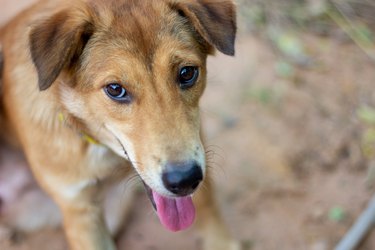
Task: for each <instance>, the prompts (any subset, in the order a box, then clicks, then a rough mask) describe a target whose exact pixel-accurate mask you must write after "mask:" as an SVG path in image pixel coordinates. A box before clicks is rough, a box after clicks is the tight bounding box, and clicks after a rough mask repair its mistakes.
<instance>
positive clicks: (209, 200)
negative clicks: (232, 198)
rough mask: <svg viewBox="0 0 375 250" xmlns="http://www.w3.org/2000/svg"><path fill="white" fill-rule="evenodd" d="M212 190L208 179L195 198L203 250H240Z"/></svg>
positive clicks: (197, 222)
mask: <svg viewBox="0 0 375 250" xmlns="http://www.w3.org/2000/svg"><path fill="white" fill-rule="evenodd" d="M212 189H213V187H212V183H211V181H210V180H209V177H208V178H206V181H205V183H203V185H202V187H201V188H200V190H199V191H198V193H197V194H196V195H195V196H194V199H195V204H196V209H197V213H198V214H197V215H198V216H197V219H196V224H197V227H198V230H199V231H200V233H201V235H202V238H203V240H204V241H203V244H204V245H203V249H204V250H240V249H241V245H240V243H239V242H237V241H235V240H234V239H233V238H232V236H231V235H230V233H229V231H228V228H227V227H226V225H225V224H224V221H223V220H222V218H221V216H220V212H219V209H218V207H217V205H216V200H215V198H214V196H213V190H212Z"/></svg>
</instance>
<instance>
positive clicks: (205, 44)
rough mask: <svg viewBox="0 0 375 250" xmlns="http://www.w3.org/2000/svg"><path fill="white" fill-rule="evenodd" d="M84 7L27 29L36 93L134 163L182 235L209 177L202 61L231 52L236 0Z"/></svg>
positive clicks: (113, 1)
mask: <svg viewBox="0 0 375 250" xmlns="http://www.w3.org/2000/svg"><path fill="white" fill-rule="evenodd" d="M78 5H79V6H78V7H77V6H74V7H72V8H67V9H66V10H63V11H60V12H58V13H55V14H54V15H53V16H52V17H51V18H49V19H47V20H45V21H43V22H41V23H39V24H37V25H36V26H35V27H34V28H33V29H32V30H31V33H30V48H31V56H32V59H33V62H34V64H35V66H36V69H37V72H38V76H39V88H40V89H41V90H47V89H48V90H47V91H54V92H55V93H57V95H58V96H59V98H60V99H61V103H62V106H63V108H64V109H65V110H66V111H67V112H68V113H69V114H70V115H71V116H73V117H75V118H76V119H79V121H80V122H81V123H82V124H84V126H85V129H86V130H87V132H88V133H89V134H91V135H93V136H94V137H95V138H96V139H97V140H99V141H100V142H101V143H102V144H104V145H107V146H108V147H110V148H111V149H112V150H114V151H115V152H116V153H117V154H119V155H121V156H123V157H124V158H127V159H129V160H130V161H131V162H132V164H133V166H134V167H135V169H136V171H137V172H138V174H139V175H140V177H141V178H142V179H143V181H144V182H145V184H146V186H147V187H149V188H148V190H149V192H150V194H151V198H152V201H153V202H154V205H156V209H157V210H158V214H159V217H160V219H161V221H162V222H163V224H164V225H166V226H167V227H168V228H170V229H172V230H180V229H183V228H185V227H187V226H188V225H190V224H191V223H192V220H193V219H194V208H193V205H192V203H191V198H190V197H189V195H191V194H192V193H193V192H194V190H195V189H196V188H197V187H198V185H199V183H200V182H201V181H202V180H203V178H204V176H205V151H204V148H203V146H202V142H201V138H200V118H199V99H200V97H201V95H202V93H203V91H204V89H205V86H206V58H207V55H208V54H211V53H213V52H214V49H215V48H216V49H218V50H219V51H221V52H223V53H225V54H228V55H233V54H234V40H235V33H236V24H235V6H234V3H233V2H232V1H231V0H101V1H89V2H88V3H84V4H78ZM179 197H182V198H179ZM173 207H174V208H173Z"/></svg>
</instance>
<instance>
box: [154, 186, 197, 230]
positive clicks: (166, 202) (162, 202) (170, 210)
mask: <svg viewBox="0 0 375 250" xmlns="http://www.w3.org/2000/svg"><path fill="white" fill-rule="evenodd" d="M152 196H153V198H154V201H155V205H156V210H157V211H156V212H157V214H158V216H159V220H160V222H161V224H163V225H164V226H165V227H166V228H167V229H169V230H171V231H173V232H177V231H181V230H185V229H187V228H188V227H190V226H191V224H193V222H194V219H195V207H194V204H193V201H192V199H191V197H190V196H187V197H182V198H167V197H164V196H161V195H159V194H158V193H156V192H154V191H152Z"/></svg>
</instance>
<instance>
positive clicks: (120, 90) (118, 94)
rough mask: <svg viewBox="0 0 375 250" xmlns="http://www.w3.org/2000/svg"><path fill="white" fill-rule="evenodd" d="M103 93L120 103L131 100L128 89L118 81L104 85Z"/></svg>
mask: <svg viewBox="0 0 375 250" xmlns="http://www.w3.org/2000/svg"><path fill="white" fill-rule="evenodd" d="M104 91H105V93H106V94H107V95H108V96H109V97H110V98H111V99H112V100H115V101H117V102H121V103H129V102H130V101H131V98H130V95H129V93H128V91H127V90H126V89H125V88H124V87H122V86H121V85H120V84H118V83H111V84H108V85H107V86H105V87H104Z"/></svg>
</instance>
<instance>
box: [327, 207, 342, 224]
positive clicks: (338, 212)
mask: <svg viewBox="0 0 375 250" xmlns="http://www.w3.org/2000/svg"><path fill="white" fill-rule="evenodd" d="M328 218H329V219H330V220H331V221H334V222H341V221H343V220H344V219H345V211H344V209H343V208H342V207H333V208H331V210H329V213H328Z"/></svg>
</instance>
